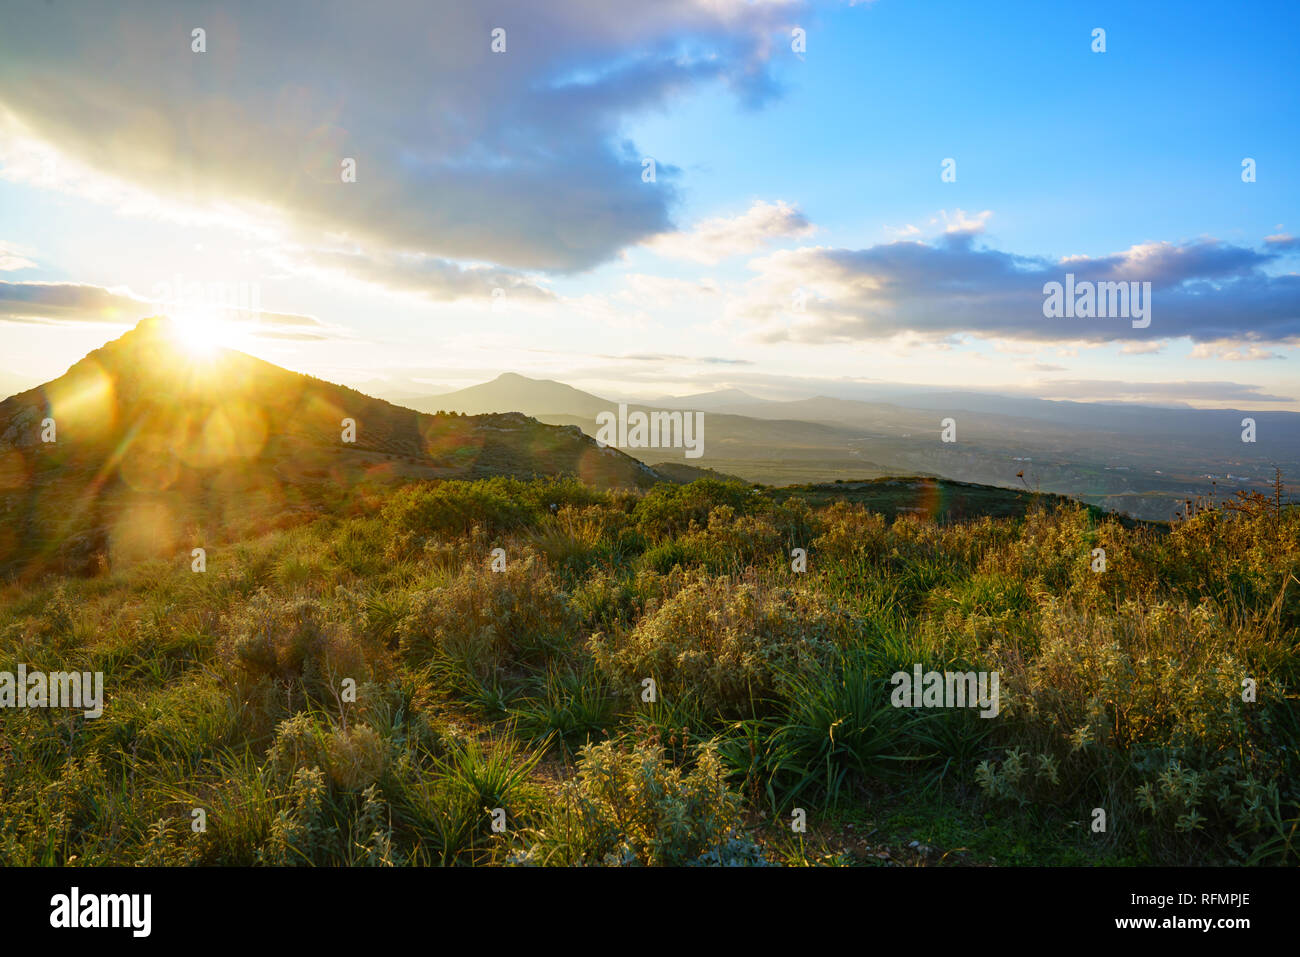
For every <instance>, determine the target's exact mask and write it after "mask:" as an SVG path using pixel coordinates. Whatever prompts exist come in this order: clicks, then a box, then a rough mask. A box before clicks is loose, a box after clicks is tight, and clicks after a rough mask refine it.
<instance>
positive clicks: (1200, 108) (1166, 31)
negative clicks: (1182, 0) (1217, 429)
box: [0, 0, 1300, 411]
mask: <svg viewBox="0 0 1300 957" xmlns="http://www.w3.org/2000/svg"><path fill="white" fill-rule="evenodd" d="M1175 10H1176V11H1177V15H1176V16H1175V15H1174V11H1175ZM973 17H974V14H973V13H972V12H971V10H970V9H969V8H968V7H966V6H965V5H963V4H960V3H955V2H953V3H905V2H902V0H875V2H871V3H804V2H797V0H768V2H763V3H751V2H746V0H707V2H706V0H668V2H664V3H656V4H646V5H641V4H627V5H617V6H615V5H610V4H606V3H599V2H596V0H563V2H557V3H553V4H547V5H546V6H545V8H539V7H538V6H537V5H535V4H527V3H523V2H507V3H501V4H497V5H495V6H494V7H493V8H492V9H491V10H490V11H489V10H483V9H478V8H476V7H473V6H471V5H464V4H452V3H438V4H429V3H419V2H414V0H411V2H401V3H392V4H389V5H386V8H385V17H384V18H382V21H381V20H379V19H373V20H372V19H368V18H365V17H359V16H357V11H356V9H355V8H354V7H353V6H351V5H348V4H344V3H341V2H329V3H312V4H310V5H305V4H298V3H284V4H276V5H274V6H273V7H270V6H264V5H259V4H255V3H251V2H248V3H233V4H229V5H225V6H223V7H222V8H221V9H220V10H219V11H217V10H212V9H210V8H206V7H203V6H201V5H187V4H176V5H172V6H169V7H168V8H166V9H165V10H163V11H161V12H160V11H159V10H157V9H156V6H155V5H152V4H144V3H138V2H125V3H122V4H119V5H116V6H115V7H113V8H108V7H105V6H103V5H98V4H91V3H59V4H33V5H22V6H19V7H16V8H15V9H13V10H10V11H7V12H6V23H5V29H4V30H3V32H0V336H2V337H3V342H4V349H3V350H2V351H0V391H5V392H6V394H7V391H9V390H10V383H11V382H20V381H21V382H24V383H26V384H29V385H30V384H35V383H37V382H40V381H45V380H48V379H52V378H54V377H56V376H58V375H60V374H61V373H62V372H63V371H64V370H66V369H67V368H68V367H69V366H70V365H72V364H73V363H74V362H76V361H77V360H78V359H80V358H81V356H83V355H84V354H86V353H87V352H89V351H90V350H92V349H94V348H97V347H99V346H100V345H102V344H103V343H104V342H106V341H108V340H111V339H114V338H116V337H117V336H119V335H121V333H122V332H123V331H124V330H125V329H127V328H130V327H132V326H134V325H135V324H136V323H137V322H138V321H139V320H140V319H141V318H142V317H144V316H146V315H151V314H154V313H159V312H166V313H167V314H169V315H172V317H173V318H174V319H176V320H177V321H178V322H180V323H181V324H183V325H186V326H188V327H189V328H191V329H192V330H195V334H196V335H197V336H198V337H200V338H206V339H209V340H211V341H212V342H214V343H217V344H221V345H228V346H231V347H234V348H238V349H241V350H243V351H245V352H248V353H250V354H253V355H256V356H259V357H261V358H264V359H267V360H269V361H271V362H274V363H276V364H278V365H282V366H284V367H286V368H290V369H294V370H297V371H302V372H307V373H310V374H312V375H315V376H318V377H320V378H323V379H327V380H330V381H334V382H340V383H344V384H347V385H351V386H354V387H356V388H358V389H361V390H362V391H366V392H368V393H371V394H374V395H380V396H401V395H412V396H415V395H421V394H423V395H429V394H433V393H437V392H442V391H448V390H453V389H459V388H462V387H464V386H468V385H472V384H475V383H479V382H483V381H486V380H490V379H492V378H494V377H496V376H497V375H498V374H500V373H502V372H517V373H520V374H522V375H526V376H530V377H534V378H542V379H555V380H558V381H562V382H565V383H567V384H569V385H571V386H574V387H577V388H580V389H583V390H586V391H590V392H592V393H595V394H597V395H600V396H605V397H612V398H620V397H641V398H646V399H650V398H655V397H660V396H664V395H687V394H692V393H701V392H709V391H713V390H720V389H731V388H736V389H741V390H744V391H745V392H748V393H751V394H753V395H756V396H759V397H762V398H772V399H786V398H803V397H808V396H814V395H830V396H837V397H844V398H869V397H871V386H872V385H873V384H875V383H882V382H883V383H902V384H907V385H915V386H918V387H919V386H933V387H942V388H946V389H958V388H962V389H975V390H983V391H991V392H996V393H1000V394H1007V395H1014V396H1021V397H1036V398H1048V399H1073V400H1080V401H1092V402H1135V403H1143V404H1150V405H1162V406H1179V405H1185V406H1191V407H1202V408H1209V407H1218V408H1222V407H1231V408H1240V409H1248V410H1254V409H1281V410H1290V411H1300V391H1298V390H1297V388H1296V382H1297V377H1296V375H1295V373H1294V371H1293V370H1294V365H1295V360H1296V359H1297V357H1298V354H1300V348H1298V347H1300V277H1298V276H1297V273H1296V268H1297V256H1298V255H1300V240H1298V239H1297V238H1296V233H1297V228H1298V226H1297V224H1298V223H1300V210H1298V209H1297V204H1298V202H1300V198H1298V197H1300V191H1297V190H1296V189H1295V188H1294V183H1295V182H1296V181H1297V177H1298V176H1300V160H1297V150H1296V146H1297V139H1298V138H1300V134H1297V124H1296V123H1295V116H1296V106H1297V100H1298V99H1300V91H1298V90H1297V89H1296V88H1295V87H1294V85H1293V84H1290V83H1288V82H1287V75H1288V74H1287V71H1286V70H1285V69H1283V67H1284V66H1285V65H1286V64H1288V63H1289V62H1290V60H1291V58H1292V57H1293V56H1294V50H1295V49H1296V46H1297V40H1298V39H1300V11H1298V10H1297V8H1296V7H1295V6H1294V5H1291V4H1287V3H1283V2H1256V3H1247V4H1244V5H1238V6H1235V7H1233V8H1231V9H1226V8H1223V7H1221V6H1220V5H1217V4H1211V3H1208V2H1207V3H1196V4H1192V5H1188V6H1184V5H1181V4H1180V5H1177V6H1176V7H1175V6H1174V5H1173V4H1169V3H1157V4H1152V5H1150V6H1149V7H1144V8H1142V9H1138V10H1133V9H1129V8H1128V6H1127V5H1124V4H1119V3H1111V4H1106V3H1103V4H1095V5H1091V6H1090V7H1089V9H1088V10H1087V11H1071V12H1068V13H1065V14H1062V12H1061V11H1059V10H1052V9H1048V8H1047V7H1046V6H1044V5H1040V4H1036V3H1030V2H1024V3H1009V4H1004V5H1000V6H999V9H997V10H981V11H979V15H978V17H977V18H975V19H973ZM308 24H309V26H308ZM1098 27H1100V28H1103V29H1105V31H1106V50H1105V52H1104V53H1103V52H1094V51H1093V49H1092V45H1093V38H1092V31H1093V30H1094V29H1095V28H1098ZM196 28H201V29H202V30H203V43H202V46H203V48H204V49H203V50H202V51H201V52H199V51H196V50H195V49H194V46H195V40H194V38H193V31H194V30H195V29H196ZM498 29H500V30H504V31H505V33H504V35H503V36H502V39H503V41H504V50H501V51H500V52H494V50H493V45H494V39H495V38H494V34H493V31H494V30H498ZM795 31H802V36H803V38H804V39H803V43H802V44H800V43H798V42H796V39H797V38H796V37H795V36H794V34H795ZM1207 59H1208V60H1212V61H1213V67H1214V68H1213V69H1206V68H1205V67H1206V61H1207ZM1223 76H1232V77H1234V78H1235V82H1234V83H1233V84H1226V85H1225V84H1224V83H1223V82H1222V80H1221V78H1222V77H1223ZM1246 158H1249V159H1251V160H1252V161H1253V169H1254V170H1255V173H1256V175H1255V178H1254V181H1249V182H1248V181H1244V180H1243V176H1242V172H1243V165H1242V164H1243V161H1244V160H1245V159H1246ZM348 160H353V161H355V169H356V177H355V182H345V181H344V177H343V176H342V175H341V168H342V167H343V166H344V164H345V163H346V161H348ZM946 160H952V161H953V164H952V167H951V168H952V169H953V170H954V171H955V179H953V180H952V181H945V178H944V176H943V172H944V169H945V161H946ZM647 161H653V169H654V176H653V179H652V180H649V181H648V178H647V175H646V174H647V171H648V168H649V166H648V163H647ZM950 178H951V177H950ZM1067 273H1070V274H1072V275H1075V276H1077V277H1079V278H1080V279H1089V280H1096V281H1106V280H1123V281H1135V282H1150V283H1151V289H1152V293H1151V295H1152V299H1151V302H1152V322H1151V324H1150V326H1149V327H1148V328H1144V329H1139V328H1135V327H1133V326H1132V325H1130V323H1129V322H1128V321H1127V320H1124V319H1048V318H1045V317H1044V315H1043V311H1042V306H1043V298H1044V297H1043V293H1042V287H1043V284H1044V283H1045V282H1049V281H1061V280H1063V279H1064V277H1065V275H1066V274H1067ZM194 284H197V289H198V291H197V293H193V289H191V290H190V291H189V292H187V287H193V286H194ZM214 288H220V289H223V290H226V291H227V292H228V293H231V294H232V295H231V296H229V297H228V298H227V299H226V300H225V301H228V302H235V300H236V299H238V300H239V301H238V303H237V305H238V306H239V307H240V309H242V310H243V311H242V312H241V311H239V310H236V312H235V313H234V314H231V313H228V312H223V311H222V310H220V309H218V308H215V306H214V296H213V293H212V290H213V289H214ZM236 292H237V293H238V295H237V296H236V295H234V293H236ZM253 304H255V305H256V307H257V312H258V316H257V317H256V319H255V320H254V319H251V318H249V317H248V316H247V315H246V314H245V313H247V312H248V311H249V310H248V307H249V306H250V305H253Z"/></svg>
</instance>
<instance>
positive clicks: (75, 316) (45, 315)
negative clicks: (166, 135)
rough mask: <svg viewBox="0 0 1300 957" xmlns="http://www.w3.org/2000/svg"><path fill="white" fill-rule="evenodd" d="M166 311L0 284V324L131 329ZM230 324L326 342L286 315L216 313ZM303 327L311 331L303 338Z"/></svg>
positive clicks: (122, 298)
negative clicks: (95, 325) (72, 324)
mask: <svg viewBox="0 0 1300 957" xmlns="http://www.w3.org/2000/svg"><path fill="white" fill-rule="evenodd" d="M167 311H168V310H167V306H166V305H164V304H160V303H156V302H151V301H149V300H147V299H140V298H137V297H136V296H134V295H132V294H131V293H129V292H126V291H122V290H116V289H106V288H104V287H103V286H94V285H89V284H87V283H77V282H4V281H0V322H43V323H49V322H103V323H113V324H118V325H122V324H125V325H134V324H135V323H136V322H138V321H139V320H141V319H143V318H144V317H146V316H149V315H153V314H155V313H166V312H167ZM219 311H222V312H223V314H224V316H225V318H227V319H229V320H231V321H243V322H250V323H256V324H258V325H260V326H263V327H269V328H268V329H267V330H266V332H265V333H264V334H267V335H269V334H271V333H273V332H274V331H275V328H276V327H284V328H286V329H287V330H288V331H284V332H282V333H281V334H280V336H281V337H283V338H313V339H321V338H330V337H331V336H330V333H329V332H328V330H326V329H325V327H324V326H323V325H322V324H321V323H320V321H319V320H317V319H315V318H313V317H311V316H302V315H297V314H295V313H286V312H260V311H259V312H256V313H243V314H241V313H239V312H238V310H219ZM303 327H312V328H314V329H315V330H316V331H314V332H305V331H303Z"/></svg>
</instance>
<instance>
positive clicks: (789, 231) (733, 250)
mask: <svg viewBox="0 0 1300 957" xmlns="http://www.w3.org/2000/svg"><path fill="white" fill-rule="evenodd" d="M815 231H816V227H815V226H814V225H813V224H812V223H811V222H809V221H808V218H807V217H806V216H804V214H803V213H801V212H800V211H799V210H798V209H797V208H795V207H794V206H792V205H790V204H789V203H785V202H782V201H780V200H778V201H777V202H775V203H767V202H764V201H763V200H757V201H755V202H754V203H753V204H752V205H751V206H750V207H749V209H748V210H746V211H745V212H744V213H742V214H741V215H739V216H733V217H731V218H727V217H718V218H715V219H705V220H701V221H700V222H698V223H696V224H695V225H694V226H693V227H692V228H691V229H689V230H686V231H682V232H675V233H665V234H663V235H661V236H658V237H656V238H655V239H653V240H651V241H650V242H649V243H647V244H646V246H647V248H649V249H651V250H652V251H654V252H656V253H658V254H659V255H661V256H666V257H668V258H670V259H687V260H691V261H692V262H698V263H708V264H710V265H711V264H713V263H719V262H721V261H722V260H724V259H727V258H729V257H731V256H737V255H741V254H744V253H752V252H755V251H757V250H759V249H761V248H762V247H763V246H765V245H767V244H768V243H770V242H773V241H775V240H780V239H801V238H803V237H806V236H810V235H812V233H813V232H815Z"/></svg>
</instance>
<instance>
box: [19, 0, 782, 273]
mask: <svg viewBox="0 0 1300 957" xmlns="http://www.w3.org/2000/svg"><path fill="white" fill-rule="evenodd" d="M802 7H803V5H802V3H799V2H795V0H781V2H765V3H751V2H748V0H657V2H655V3H627V4H611V3H608V2H607V0H555V2H548V3H537V2H535V0H500V2H495V3H493V4H490V5H489V4H473V3H461V2H452V0H443V2H432V3H431V2H429V0H393V2H390V3H385V4H384V15H383V16H372V15H369V14H366V13H364V12H360V13H359V12H358V7H357V5H356V4H354V3H351V2H348V0H284V2H277V3H263V2H261V0H256V2H254V0H243V2H234V3H230V4H224V5H222V6H221V7H220V8H208V7H202V8H195V7H193V6H192V5H190V4H181V3H177V4H173V5H164V6H161V7H160V6H159V5H158V4H157V3H155V2H151V0H122V2H118V3H114V4H88V3H57V4H19V5H17V6H14V7H13V8H12V9H7V10H6V12H5V28H4V30H3V32H0V105H3V108H4V111H5V112H7V113H8V114H9V117H10V120H9V123H10V127H11V132H12V133H21V134H22V135H23V136H26V137H29V138H31V139H32V140H34V141H37V142H44V143H50V144H53V145H55V146H56V147H57V148H58V150H59V151H60V152H61V153H62V154H64V155H66V156H68V157H70V158H72V159H74V160H76V161H80V162H85V163H88V164H90V165H93V167H94V168H95V169H96V170H97V171H98V172H99V173H101V174H104V175H106V176H109V177H112V178H113V179H115V180H117V181H121V182H124V183H129V184H134V185H135V186H143V187H146V188H147V189H148V190H149V191H150V192H152V193H153V194H156V195H159V196H163V197H166V198H167V200H168V201H169V202H170V203H171V205H172V206H174V207H176V208H186V207H189V208H196V209H198V208H202V209H212V208H232V209H245V210H253V211H256V212H257V214H258V215H271V216H275V217H279V219H280V220H282V221H283V224H284V225H285V227H286V228H287V229H288V230H289V231H290V233H291V235H292V237H293V239H294V240H295V241H298V242H300V243H301V244H302V245H306V246H316V245H319V244H320V242H321V237H323V236H335V237H343V238H345V239H346V240H347V241H348V242H349V243H354V244H357V245H359V246H361V247H363V248H365V249H366V250H367V251H368V252H370V253H382V254H384V255H387V256H396V255H400V254H413V255H416V256H422V257H428V258H429V259H432V260H456V261H463V262H472V263H490V264H494V265H497V266H502V267H506V268H512V269H522V270H530V269H541V270H554V271H572V270H581V269H586V268H588V267H591V266H594V265H596V264H598V263H601V262H603V261H606V260H609V259H611V258H613V257H614V256H616V255H617V254H618V252H619V250H621V249H623V248H625V247H627V246H630V245H634V244H637V243H640V242H642V241H643V240H645V239H646V238H647V237H649V236H652V235H655V234H658V233H663V232H665V231H668V230H670V229H671V228H672V223H671V221H670V210H671V208H672V206H673V203H674V202H675V200H676V197H677V192H676V188H675V186H674V182H673V181H674V179H675V174H674V169H673V167H672V164H671V157H658V158H657V160H658V170H659V175H658V181H657V182H654V183H645V182H643V181H642V178H641V172H642V164H641V161H642V158H643V156H642V153H641V151H640V150H639V149H638V148H637V146H636V145H635V144H633V143H631V142H628V141H627V140H626V139H624V138H622V136H621V130H622V129H623V128H624V127H625V124H626V120H627V119H628V118H629V117H630V116H633V115H636V114H639V113H642V112H645V111H648V110H652V109H657V108H662V107H664V106H666V105H668V104H669V103H670V102H672V101H673V100H674V99H675V98H677V97H679V96H681V95H683V94H685V93H688V92H690V91H692V90H695V89H699V88H701V87H704V86H706V85H716V84H722V85H724V86H726V87H728V88H730V89H731V90H732V91H734V93H735V94H736V95H737V96H738V97H739V98H740V99H741V100H742V101H743V102H745V103H749V104H760V103H762V102H764V101H765V100H767V99H768V98H770V97H771V96H773V95H774V93H775V92H776V89H775V84H774V82H773V80H772V78H771V76H770V72H769V58H770V57H771V56H773V55H775V54H776V53H777V52H779V51H780V47H779V45H776V44H775V43H774V41H773V37H775V36H776V35H778V33H779V32H780V27H782V26H783V25H784V24H787V23H788V22H790V21H791V19H792V18H793V17H794V15H795V13H796V11H799V10H801V9H802ZM200 21H201V22H202V25H203V28H204V29H205V30H206V46H207V52H204V53H195V52H192V51H191V39H190V36H191V30H192V29H193V28H194V27H195V26H196V24H198V23H200ZM497 28H500V29H503V30H505V41H506V47H505V52H501V53H494V52H492V49H491V42H492V31H493V30H494V29H497ZM344 158H352V159H355V161H356V170H357V172H356V182H354V183H343V182H341V179H340V170H341V163H342V161H343V160H344Z"/></svg>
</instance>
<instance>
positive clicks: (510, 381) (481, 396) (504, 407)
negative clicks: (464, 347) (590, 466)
mask: <svg viewBox="0 0 1300 957" xmlns="http://www.w3.org/2000/svg"><path fill="white" fill-rule="evenodd" d="M409 405H410V407H411V408H413V409H418V410H419V411H421V412H435V411H438V410H445V411H447V412H463V413H466V414H468V415H479V414H482V413H485V412H507V411H509V412H524V413H526V414H527V415H533V416H536V415H546V414H565V415H578V416H584V417H586V418H590V419H595V417H596V414H597V413H599V412H601V411H604V410H606V409H611V408H617V407H618V403H617V402H610V401H609V400H607V399H602V398H600V397H599V396H594V395H592V394H591V393H589V392H583V391H581V390H580V389H575V388H573V387H572V386H568V385H564V384H563V383H562V382H555V381H553V380H551V379H530V378H528V376H522V375H519V374H517V373H514V372H505V373H502V374H501V375H499V376H497V377H496V378H495V379H493V380H492V381H491V382H484V383H481V384H480V385H473V386H470V387H469V388H467V389H458V390H456V391H455V392H444V393H442V394H441V395H436V396H430V397H428V398H424V399H419V400H412V401H411V402H410V403H409Z"/></svg>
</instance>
